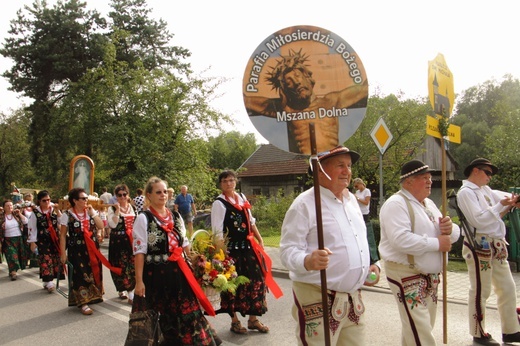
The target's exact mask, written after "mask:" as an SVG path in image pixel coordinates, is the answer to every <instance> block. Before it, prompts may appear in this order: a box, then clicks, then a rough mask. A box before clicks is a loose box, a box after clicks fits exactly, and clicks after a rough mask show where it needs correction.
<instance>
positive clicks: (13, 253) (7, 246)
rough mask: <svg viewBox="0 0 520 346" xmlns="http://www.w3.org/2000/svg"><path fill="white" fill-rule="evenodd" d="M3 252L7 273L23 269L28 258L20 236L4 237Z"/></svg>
mask: <svg viewBox="0 0 520 346" xmlns="http://www.w3.org/2000/svg"><path fill="white" fill-rule="evenodd" d="M3 251H4V253H5V259H6V260H7V266H8V268H9V273H11V272H17V271H18V270H24V269H25V267H26V266H27V260H28V259H29V257H28V256H27V255H28V254H27V248H26V247H25V245H24V244H23V238H22V237H21V236H19V237H6V238H5V239H4V246H3Z"/></svg>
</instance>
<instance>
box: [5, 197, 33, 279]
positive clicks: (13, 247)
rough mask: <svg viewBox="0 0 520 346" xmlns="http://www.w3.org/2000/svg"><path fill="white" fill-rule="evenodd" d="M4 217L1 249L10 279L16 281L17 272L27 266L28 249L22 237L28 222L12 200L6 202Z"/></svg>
mask: <svg viewBox="0 0 520 346" xmlns="http://www.w3.org/2000/svg"><path fill="white" fill-rule="evenodd" d="M3 208H4V215H3V217H2V219H1V220H0V248H1V249H2V252H3V253H4V254H5V258H6V259H7V267H8V268H9V277H10V278H11V281H14V280H16V272H17V271H18V270H24V269H25V267H26V265H27V259H28V254H27V249H26V246H25V241H24V237H23V235H22V232H23V227H24V225H26V224H27V222H28V220H27V218H26V217H25V215H23V213H22V212H20V209H15V210H13V202H12V201H11V200H10V199H7V200H5V201H4V204H3Z"/></svg>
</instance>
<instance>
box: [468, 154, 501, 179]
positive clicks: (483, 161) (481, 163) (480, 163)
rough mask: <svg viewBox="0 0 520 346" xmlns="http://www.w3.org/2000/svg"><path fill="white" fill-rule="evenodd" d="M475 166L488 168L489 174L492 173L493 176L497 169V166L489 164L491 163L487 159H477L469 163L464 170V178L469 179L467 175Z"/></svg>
mask: <svg viewBox="0 0 520 346" xmlns="http://www.w3.org/2000/svg"><path fill="white" fill-rule="evenodd" d="M477 166H489V168H491V172H492V173H493V175H495V174H497V173H498V167H497V166H495V165H493V164H492V163H491V161H489V160H488V159H485V158H483V157H479V158H477V159H475V160H473V161H471V163H470V164H469V165H468V167H466V168H465V169H464V175H465V176H466V177H469V175H470V174H471V171H472V170H473V168H474V167H477Z"/></svg>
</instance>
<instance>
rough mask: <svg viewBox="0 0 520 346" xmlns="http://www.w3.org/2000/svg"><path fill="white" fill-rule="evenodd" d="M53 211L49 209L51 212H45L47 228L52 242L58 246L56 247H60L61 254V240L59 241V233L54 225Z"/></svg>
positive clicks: (59, 252)
mask: <svg viewBox="0 0 520 346" xmlns="http://www.w3.org/2000/svg"><path fill="white" fill-rule="evenodd" d="M51 213H52V209H49V212H48V213H45V216H46V217H47V230H48V231H49V234H50V235H51V240H52V243H53V244H54V246H56V249H58V254H59V255H60V256H61V248H60V242H59V241H58V234H57V233H56V230H55V229H54V226H52V219H51Z"/></svg>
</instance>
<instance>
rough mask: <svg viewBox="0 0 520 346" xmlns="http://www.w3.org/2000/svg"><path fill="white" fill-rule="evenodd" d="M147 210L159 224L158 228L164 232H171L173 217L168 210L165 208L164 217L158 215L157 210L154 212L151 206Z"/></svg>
mask: <svg viewBox="0 0 520 346" xmlns="http://www.w3.org/2000/svg"><path fill="white" fill-rule="evenodd" d="M149 209H150V211H151V212H152V214H153V216H155V217H156V218H157V220H158V221H159V222H160V223H161V224H160V225H159V226H160V227H161V228H162V229H163V230H164V231H165V232H170V231H173V217H172V212H171V211H170V209H168V208H166V217H162V216H161V215H159V213H158V212H157V210H155V209H154V208H153V207H152V206H150V207H149ZM165 228H166V229H165Z"/></svg>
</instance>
